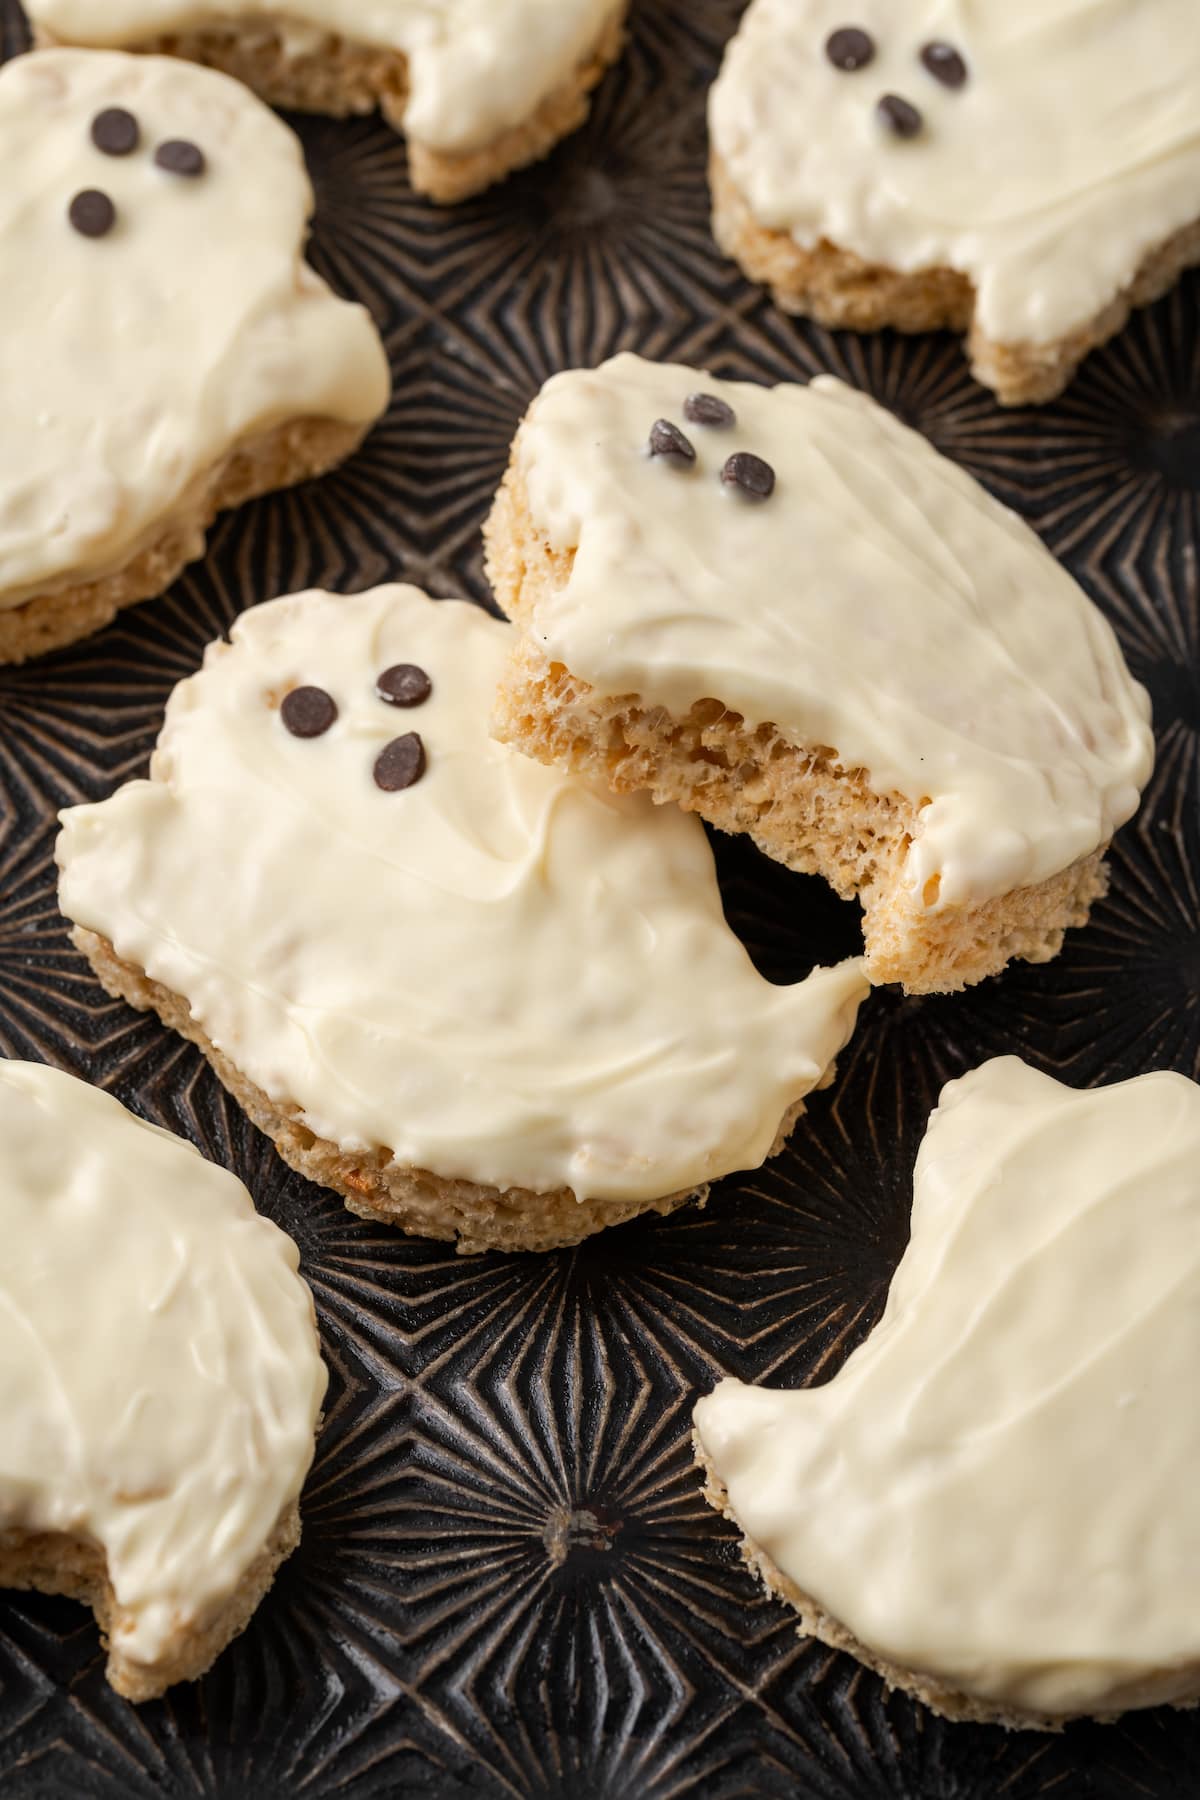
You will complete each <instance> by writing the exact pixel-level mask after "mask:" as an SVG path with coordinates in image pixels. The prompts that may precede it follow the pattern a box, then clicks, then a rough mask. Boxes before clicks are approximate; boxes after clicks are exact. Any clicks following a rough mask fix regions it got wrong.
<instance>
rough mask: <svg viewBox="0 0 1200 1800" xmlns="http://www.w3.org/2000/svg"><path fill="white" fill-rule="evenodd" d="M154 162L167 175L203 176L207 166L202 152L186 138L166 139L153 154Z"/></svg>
mask: <svg viewBox="0 0 1200 1800" xmlns="http://www.w3.org/2000/svg"><path fill="white" fill-rule="evenodd" d="M154 160H155V162H156V163H157V164H158V166H159V168H160V169H165V170H166V171H167V174H168V175H189V176H196V175H203V173H204V171H205V169H206V168H207V166H208V165H207V163H206V162H205V160H204V152H203V150H201V148H200V146H199V145H198V144H190V143H189V142H188V140H187V138H168V139H167V141H166V142H165V143H164V144H160V145H159V146H158V149H157V150H156V151H155V152H154Z"/></svg>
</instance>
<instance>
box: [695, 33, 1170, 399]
mask: <svg viewBox="0 0 1200 1800" xmlns="http://www.w3.org/2000/svg"><path fill="white" fill-rule="evenodd" d="M1198 93H1200V31H1198V30H1197V20H1196V9H1195V4H1194V0H1004V3H1003V4H983V5H970V4H967V3H966V0H949V3H947V0H862V4H859V3H858V0H855V3H854V4H853V5H850V6H847V4H846V3H845V0H754V3H753V4H752V5H751V6H750V8H749V9H748V11H747V12H746V13H745V15H744V17H743V19H742V23H741V27H740V29H739V31H738V33H737V36H736V37H735V38H734V39H733V41H732V43H731V44H730V46H729V49H728V51H727V53H726V56H725V63H724V67H723V68H722V70H721V74H720V77H719V79H718V80H717V82H716V85H715V86H714V88H713V90H712V97H711V104H710V126H711V140H712V158H711V181H712V190H713V200H714V229H715V231H716V235H717V240H718V242H719V243H720V245H721V247H722V249H723V250H725V251H726V252H727V253H728V254H729V255H730V256H732V257H734V258H735V259H736V260H737V261H738V262H739V263H740V264H741V266H742V268H743V269H744V270H745V272H746V274H747V275H749V276H750V277H751V279H752V280H755V281H763V282H766V283H767V284H768V285H769V286H770V287H771V288H772V290H773V292H774V294H775V298H776V300H777V301H778V303H779V305H780V306H782V307H784V308H786V309H787V310H788V311H789V312H800V313H808V314H809V315H811V317H813V318H815V319H819V320H820V321H821V323H822V324H824V325H841V326H851V327H853V328H854V329H856V330H859V331H866V330H874V329H876V328H877V327H879V326H881V325H893V326H896V327H898V328H899V329H900V330H902V331H933V330H937V329H939V328H941V327H943V326H946V327H949V328H950V329H951V330H953V331H965V332H967V333H969V342H968V353H969V355H970V357H971V364H972V369H973V372H974V374H975V376H976V377H977V379H978V380H980V381H982V382H984V383H985V384H986V385H987V386H988V387H990V388H993V389H994V390H995V393H996V396H997V398H998V399H999V400H1000V401H1001V402H1002V403H1003V404H1005V405H1010V406H1011V405H1019V404H1023V403H1026V402H1033V401H1043V400H1051V399H1053V397H1054V396H1055V395H1056V394H1057V393H1059V392H1060V391H1061V390H1062V389H1063V388H1064V387H1065V386H1066V384H1067V382H1068V381H1069V380H1070V379H1071V376H1072V375H1073V374H1074V372H1075V369H1076V367H1077V366H1078V364H1079V363H1080V362H1081V361H1082V359H1083V358H1084V357H1085V356H1086V355H1087V353H1088V351H1089V350H1091V349H1094V348H1095V346H1096V345H1097V344H1102V343H1103V342H1104V341H1105V339H1106V338H1109V337H1111V336H1112V335H1113V333H1114V332H1116V331H1119V330H1120V329H1121V327H1122V325H1123V324H1124V323H1125V321H1126V319H1127V318H1128V317H1129V313H1130V309H1131V308H1132V307H1135V306H1142V305H1145V304H1146V302H1147V301H1150V300H1154V299H1156V298H1157V297H1158V296H1159V295H1160V294H1162V293H1165V291H1166V290H1167V288H1169V287H1170V286H1171V284H1172V282H1174V281H1175V279H1176V278H1177V276H1178V275H1179V273H1180V271H1181V270H1182V269H1183V268H1184V267H1186V265H1187V264H1189V263H1193V262H1196V261H1198V260H1200V129H1198V128H1197V123H1196V97H1197V94H1198Z"/></svg>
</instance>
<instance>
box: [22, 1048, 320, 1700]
mask: <svg viewBox="0 0 1200 1800" xmlns="http://www.w3.org/2000/svg"><path fill="white" fill-rule="evenodd" d="M0 1220H2V1223H3V1235H4V1257H3V1263H2V1265H0V1301H2V1302H3V1304H2V1305H0V1441H2V1442H3V1445H4V1455H3V1462H2V1465H0V1587H16V1588H39V1589H41V1590H42V1592H43V1593H48V1594H69V1595H70V1596H71V1597H72V1598H73V1599H76V1600H82V1601H84V1602H85V1604H87V1605H88V1606H90V1607H91V1608H92V1611H93V1612H94V1613H95V1615H96V1619H97V1621H98V1623H99V1625H100V1629H101V1632H102V1633H103V1636H104V1642H105V1645H106V1647H107V1650H108V1679H109V1681H110V1682H111V1683H112V1685H113V1687H114V1688H116V1690H117V1692H118V1693H119V1694H123V1695H124V1696H125V1697H126V1699H128V1700H149V1699H152V1698H153V1697H154V1696H155V1695H157V1694H161V1693H162V1692H163V1690H164V1689H165V1688H167V1687H169V1686H170V1685H171V1683H172V1682H175V1681H188V1680H191V1679H193V1678H194V1677H195V1676H197V1675H202V1674H203V1673H204V1671H205V1670H206V1669H207V1668H208V1666H209V1664H210V1663H211V1662H212V1661H213V1659H214V1658H215V1657H216V1656H218V1655H219V1654H220V1652H221V1651H222V1650H223V1649H224V1647H225V1645H226V1644H227V1643H228V1642H229V1640H230V1638H232V1637H235V1636H236V1635H237V1633H238V1632H239V1631H241V1630H243V1629H244V1627H245V1626H246V1624H247V1623H248V1622H249V1619H250V1616H251V1614H252V1613H253V1611H254V1609H255V1607H256V1606H257V1605H258V1603H259V1601H260V1600H261V1599H262V1596H263V1595H264V1594H265V1593H266V1591H267V1589H268V1588H269V1587H270V1585H271V1582H272V1579H273V1578H274V1575H275V1571H276V1569H277V1568H278V1567H279V1564H280V1563H281V1562H282V1561H283V1559H284V1558H285V1557H286V1556H287V1555H289V1553H290V1552H291V1551H292V1550H294V1549H295V1547H296V1544H297V1543H298V1541H299V1537H300V1516H299V1510H298V1501H299V1495H300V1488H301V1485H302V1483H303V1481H304V1477H305V1475H306V1474H307V1472H308V1467H309V1464H310V1463H311V1461H312V1456H313V1433H314V1431H315V1429H316V1425H317V1419H318V1415H319V1412H320V1408H321V1401H322V1399H323V1397H324V1394H325V1379H326V1378H325V1367H324V1364H323V1363H322V1361H321V1355H320V1347H319V1344H318V1341H317V1329H316V1319H315V1317H314V1314H313V1304H312V1296H311V1295H310V1294H309V1291H308V1288H307V1287H306V1286H305V1284H304V1282H303V1281H302V1280H301V1278H300V1276H299V1274H298V1272H297V1271H298V1268H299V1256H298V1254H297V1251H296V1246H295V1245H294V1244H293V1243H292V1241H291V1239H290V1238H288V1237H286V1236H285V1235H284V1233H283V1232H282V1231H280V1230H278V1229H277V1227H276V1226H274V1225H272V1224H271V1223H270V1222H269V1221H268V1220H266V1219H261V1218H259V1217H258V1215H257V1214H256V1213H255V1211H254V1206H253V1203H252V1202H251V1199H250V1196H249V1194H248V1193H247V1192H246V1190H245V1188H244V1187H243V1186H242V1184H241V1182H240V1181H238V1180H237V1179H236V1178H235V1177H234V1176H233V1175H231V1174H229V1173H228V1172H227V1171H226V1170H224V1169H219V1168H217V1167H216V1166H215V1165H214V1164H213V1163H210V1162H206V1161H205V1159H204V1158H203V1157H202V1156H201V1155H200V1154H199V1152H198V1151H196V1150H194V1149H193V1148H192V1146H191V1145H190V1144H187V1143H184V1142H183V1141H182V1139H180V1138H176V1137H173V1136H172V1135H171V1133H170V1132H167V1131H160V1130H158V1128H157V1127H155V1126H152V1125H147V1124H145V1123H144V1122H143V1121H142V1120H140V1119H136V1118H134V1116H133V1115H132V1113H128V1112H126V1111H125V1109H124V1107H123V1106H121V1105H120V1104H119V1103H118V1102H117V1101H116V1100H114V1099H113V1098H112V1097H111V1095H108V1094H104V1093H101V1092H100V1091H99V1090H98V1089H96V1088H92V1087H88V1086H87V1085H86V1083H84V1082H82V1081H77V1080H76V1079H75V1078H74V1077H73V1076H70V1075H64V1074H62V1073H61V1072H59V1071H58V1070H55V1069H49V1068H46V1067H45V1066H44V1065H42V1064H37V1063H18V1062H2V1061H0Z"/></svg>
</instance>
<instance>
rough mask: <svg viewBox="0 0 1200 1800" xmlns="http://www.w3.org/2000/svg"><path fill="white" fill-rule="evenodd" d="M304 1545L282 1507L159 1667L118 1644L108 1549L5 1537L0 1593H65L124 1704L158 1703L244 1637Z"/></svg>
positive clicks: (2, 1533) (7, 1533)
mask: <svg viewBox="0 0 1200 1800" xmlns="http://www.w3.org/2000/svg"><path fill="white" fill-rule="evenodd" d="M299 1542H300V1509H299V1505H298V1503H297V1502H296V1501H295V1500H291V1501H289V1502H288V1504H287V1505H286V1506H285V1507H284V1509H283V1511H282V1512H281V1513H280V1515H279V1517H278V1519H277V1520H276V1522H275V1525H274V1528H273V1530H272V1532H271V1535H270V1537H269V1538H268V1539H267V1542H266V1544H265V1545H264V1546H263V1548H262V1550H261V1551H260V1552H259V1554H258V1556H257V1557H255V1559H254V1561H253V1562H252V1563H251V1565H250V1567H249V1568H248V1569H247V1570H246V1573H245V1574H244V1575H243V1576H242V1579H241V1581H240V1582H239V1583H238V1585H237V1587H236V1588H235V1589H234V1591H233V1593H232V1594H230V1595H229V1596H228V1597H227V1598H226V1599H225V1600H223V1601H221V1602H219V1603H218V1604H217V1605H215V1606H211V1607H209V1608H207V1609H206V1610H205V1611H204V1612H203V1613H202V1614H201V1615H200V1616H199V1617H198V1618H197V1619H195V1620H194V1621H192V1623H191V1624H189V1625H186V1626H184V1627H181V1629H180V1630H179V1632H178V1634H177V1636H176V1637H175V1638H174V1639H173V1641H172V1642H171V1644H170V1645H169V1646H168V1648H167V1649H166V1650H165V1651H164V1652H163V1654H162V1655H161V1656H160V1657H159V1658H158V1660H157V1661H156V1662H153V1663H146V1662H137V1661H135V1660H134V1658H132V1657H130V1656H126V1655H125V1653H124V1652H123V1650H122V1648H121V1637H122V1633H123V1629H124V1626H125V1624H126V1621H127V1616H128V1615H127V1614H126V1613H125V1611H124V1609H123V1608H122V1606H121V1604H120V1602H119V1601H118V1600H117V1597H116V1595H115V1594H114V1593H113V1588H112V1583H111V1582H110V1581H109V1578H108V1566H107V1562H106V1559H105V1555H104V1551H103V1549H102V1548H101V1547H100V1546H99V1545H98V1544H96V1543H93V1542H92V1541H91V1540H89V1539H87V1538H82V1537H74V1536H71V1535H70V1534H68V1533H65V1532H53V1531H41V1532H35V1531H22V1530H19V1529H16V1528H12V1527H10V1528H8V1529H6V1530H0V1588H35V1589H36V1590H37V1591H38V1592H39V1593H42V1594H66V1595H67V1596H68V1597H69V1598H70V1599H72V1600H80V1601H82V1602H83V1604H84V1605H85V1606H90V1607H91V1609H92V1611H93V1613H94V1614H95V1616H96V1623H97V1624H98V1625H99V1627H100V1634H101V1640H102V1642H103V1643H104V1646H105V1648H106V1649H107V1651H108V1667H107V1670H106V1674H107V1676H108V1680H109V1682H110V1684H111V1685H112V1686H113V1687H114V1688H115V1689H116V1691H117V1693H118V1694H121V1695H122V1696H123V1697H124V1698H125V1699H126V1700H133V1701H142V1700H155V1699H157V1698H158V1696H159V1695H160V1694H163V1693H165V1692H166V1690H167V1689H168V1688H169V1687H172V1686H173V1685H174V1684H175V1682H177V1681H194V1680H196V1678H197V1677H198V1676H200V1675H203V1674H204V1672H205V1670H206V1669H208V1668H210V1667H211V1665H212V1664H213V1663H214V1662H215V1661H216V1659H217V1657H218V1656H219V1655H220V1654H221V1652H222V1650H224V1648H225V1646H226V1645H227V1644H229V1643H230V1642H231V1641H232V1640H233V1639H234V1638H235V1637H237V1636H238V1634H239V1632H241V1631H244V1630H245V1628H246V1626H247V1625H248V1624H249V1623H250V1619H251V1617H252V1616H253V1614H254V1611H255V1608H256V1607H257V1606H258V1603H259V1601H260V1600H261V1599H262V1597H263V1595H264V1594H265V1593H266V1592H267V1589H268V1588H269V1587H270V1585H271V1583H272V1582H273V1581H274V1579H275V1572H276V1570H277V1569H278V1568H279V1565H280V1564H281V1563H282V1562H283V1561H284V1560H285V1558H287V1557H288V1556H290V1555H291V1553H292V1551H293V1550H294V1549H295V1548H296V1546H297V1544H298V1543H299Z"/></svg>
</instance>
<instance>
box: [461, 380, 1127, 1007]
mask: <svg viewBox="0 0 1200 1800" xmlns="http://www.w3.org/2000/svg"><path fill="white" fill-rule="evenodd" d="M485 535H486V543H487V556H488V572H489V575H490V577H491V581H492V585H493V587H494V588H495V592H496V598H497V599H498V601H499V603H500V605H501V607H502V608H503V609H504V611H505V612H506V613H508V615H509V617H510V618H512V619H513V620H515V621H516V623H517V625H518V628H519V636H518V637H517V638H516V640H515V643H514V653H513V657H512V660H511V663H510V666H509V669H508V671H507V674H506V676H505V680H504V686H503V689H502V692H501V696H500V701H499V707H498V711H497V714H496V721H495V728H496V730H497V732H498V734H499V736H500V737H502V738H503V739H504V740H505V741H506V742H508V743H510V744H513V745H515V746H516V747H517V748H518V749H520V750H523V751H525V752H526V753H527V754H528V755H530V756H535V757H539V758H540V759H541V760H542V761H544V762H549V763H556V764H559V765H562V766H565V767H569V768H573V769H577V770H580V771H582V772H584V773H587V774H593V775H597V776H601V777H603V778H604V779H606V780H607V781H608V782H609V783H610V785H611V786H612V787H613V788H614V789H616V790H617V791H618V792H633V791H635V790H638V789H644V790H646V791H647V792H649V793H650V794H652V795H653V796H654V798H655V799H656V800H660V801H676V802H677V803H678V804H679V805H680V806H683V807H686V808H688V809H689V810H691V811H694V812H698V813H700V814H701V815H702V817H704V818H705V819H708V820H709V821H710V822H711V823H712V824H713V825H717V826H720V828H721V829H722V830H723V831H743V832H748V833H749V834H750V835H751V837H753V839H754V841H755V843H757V844H758V845H759V846H760V848H761V849H763V850H764V851H765V852H766V853H767V855H768V856H772V857H775V858H776V860H777V861H779V862H783V863H786V864H787V865H788V866H789V867H790V868H793V869H799V870H803V871H806V872H810V873H816V874H819V875H823V876H824V877H825V878H826V879H827V880H828V881H830V882H831V883H832V884H833V886H834V887H835V888H836V889H837V891H838V892H839V893H840V894H842V895H843V896H845V897H847V898H849V897H852V896H854V895H857V896H858V898H859V900H860V901H861V902H862V906H863V911H864V930H865V935H866V948H867V970H868V974H869V975H870V977H871V979H872V980H873V981H876V982H889V981H899V982H902V983H903V984H904V986H905V987H906V988H907V989H908V990H909V991H910V992H913V993H924V992H930V991H940V990H947V991H948V990H953V989H956V988H962V987H965V986H967V985H968V984H969V983H971V982H975V981H979V980H981V979H982V978H983V977H984V976H985V975H990V974H993V973H995V972H996V971H997V970H999V969H1002V968H1003V967H1004V966H1005V964H1006V963H1007V962H1008V961H1009V960H1010V959H1011V958H1013V957H1024V958H1026V959H1028V960H1029V961H1032V962H1045V961H1047V960H1048V959H1049V958H1050V957H1052V956H1054V955H1056V954H1057V952H1058V950H1059V949H1060V948H1061V945H1062V939H1063V932H1064V929H1065V928H1066V927H1067V926H1069V925H1081V924H1083V923H1084V922H1085V921H1086V919H1087V916H1088V909H1089V907H1090V905H1091V903H1092V901H1093V900H1094V899H1095V898H1096V897H1097V895H1099V894H1101V893H1103V891H1104V886H1105V875H1104V871H1103V868H1102V866H1101V864H1102V859H1103V856H1104V851H1105V848H1106V846H1107V844H1108V841H1109V839H1110V838H1111V836H1112V834H1113V832H1114V831H1115V830H1116V828H1117V826H1118V825H1120V824H1122V823H1123V821H1124V820H1126V819H1127V818H1129V816H1130V814H1131V813H1132V812H1133V811H1134V809H1135V807H1136V806H1137V802H1138V794H1139V790H1140V789H1141V787H1142V786H1143V785H1144V784H1145V782H1146V779H1147V777H1148V775H1149V773H1150V769H1151V765H1152V760H1153V739H1152V737H1151V733H1150V727H1149V722H1148V721H1149V702H1148V699H1147V696H1146V694H1145V693H1144V692H1143V690H1142V689H1141V688H1140V687H1139V686H1138V685H1137V684H1136V683H1135V682H1134V681H1133V680H1132V679H1131V678H1130V675H1129V673H1128V671H1127V670H1126V668H1125V665H1124V663H1123V661H1122V659H1121V653H1120V650H1119V649H1118V646H1117V642H1116V639H1115V638H1114V636H1113V633H1112V631H1111V630H1110V628H1109V626H1108V625H1107V623H1106V622H1105V620H1104V619H1103V617H1102V616H1101V614H1100V613H1099V612H1098V611H1097V609H1096V608H1095V607H1094V606H1093V605H1092V604H1091V603H1090V602H1089V601H1088V600H1087V598H1086V597H1085V595H1084V594H1083V592H1082V591H1081V589H1080V588H1079V587H1078V586H1077V585H1076V584H1075V582H1074V581H1073V580H1072V579H1071V578H1070V576H1069V575H1067V574H1066V572H1065V571H1064V570H1063V569H1062V568H1060V566H1059V565H1058V564H1057V563H1056V562H1055V560H1054V558H1053V557H1052V556H1051V555H1050V554H1049V552H1048V551H1047V550H1046V549H1045V548H1044V546H1043V545H1042V544H1041V542H1040V541H1039V540H1038V538H1036V537H1035V536H1034V534H1033V533H1032V532H1031V531H1030V530H1028V529H1027V527H1026V526H1024V525H1023V524H1022V523H1021V521H1020V520H1019V519H1017V518H1016V517H1015V516H1014V515H1013V514H1012V513H1010V512H1008V511H1007V510H1006V509H1005V508H1004V507H1002V506H1000V505H999V504H998V503H997V502H996V501H994V500H992V499H991V498H990V497H989V496H988V495H987V494H986V493H985V492H984V491H983V489H982V488H981V487H980V486H979V485H978V483H977V482H975V481H974V480H972V478H971V477H970V476H969V475H967V474H965V473H964V472H963V471H962V470H961V469H958V468H956V467H955V465H954V464H953V463H951V462H949V461H948V460H947V459H946V458H945V457H942V456H939V455H938V453H937V452H936V451H935V450H934V449H933V448H932V447H931V446H930V445H929V444H928V443H927V442H926V441H925V439H924V438H922V437H920V436H919V435H918V434H917V433H916V432H914V431H909V430H907V429H906V428H905V427H904V426H903V425H901V424H899V423H898V422H897V420H896V419H894V418H893V417H892V415H891V414H890V413H888V412H885V411H884V409H883V408H882V407H880V406H877V405H875V404H874V402H873V401H871V400H869V399H868V398H867V397H866V396H865V395H864V394H861V393H858V392H856V391H855V390H853V389H851V388H848V387H845V386H843V385H842V384H841V383H840V382H837V381H835V380H833V379H832V378H831V377H828V376H822V377H820V378H819V379H818V380H816V381H814V382H812V383H811V385H810V386H808V387H797V386H792V385H785V386H780V387H776V388H762V387H756V386H752V385H750V384H749V383H745V382H725V381H714V380H713V379H712V378H711V376H708V375H703V374H699V373H697V372H696V371H695V370H692V369H686V368H679V367H673V366H670V365H663V364H656V363H648V362H642V361H640V360H639V359H638V358H637V357H634V356H618V357H615V358H614V359H613V360H612V361H611V362H608V363H605V364H604V365H603V367H601V368H599V369H595V370H590V371H589V370H582V369H576V370H571V371H569V372H568V373H565V374H561V375H556V376H554V377H553V379H552V380H550V381H549V382H547V384H546V386H545V388H544V389H543V390H542V392H541V394H540V395H539V396H538V397H537V399H535V400H534V402H533V405H532V406H531V407H530V409H529V412H528V414H527V415H526V418H525V421H524V423H523V424H522V426H521V429H520V431H519V433H518V435H517V439H516V442H515V444H514V446H513V453H512V461H511V463H510V465H509V470H508V475H507V478H506V480H505V483H504V486H503V487H502V489H501V491H500V493H499V495H498V497H497V500H496V503H495V507H494V509H493V511H492V515H491V518H490V520H489V522H488V525H487V528H486V534H485Z"/></svg>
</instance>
